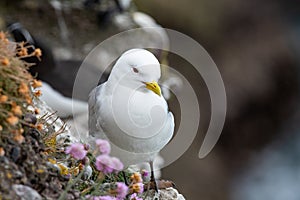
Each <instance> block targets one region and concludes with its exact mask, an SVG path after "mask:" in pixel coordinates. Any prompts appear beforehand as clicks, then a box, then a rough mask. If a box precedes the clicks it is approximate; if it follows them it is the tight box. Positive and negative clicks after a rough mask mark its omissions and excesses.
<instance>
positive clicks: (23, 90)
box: [18, 82, 29, 95]
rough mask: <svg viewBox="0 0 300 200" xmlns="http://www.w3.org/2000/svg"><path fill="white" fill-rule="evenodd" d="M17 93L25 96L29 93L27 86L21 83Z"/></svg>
mask: <svg viewBox="0 0 300 200" xmlns="http://www.w3.org/2000/svg"><path fill="white" fill-rule="evenodd" d="M18 91H19V93H20V94H22V95H26V94H27V93H28V92H29V88H28V85H27V84H26V83H23V82H22V83H21V84H20V86H19V90H18Z"/></svg>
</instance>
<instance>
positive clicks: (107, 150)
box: [96, 139, 110, 154]
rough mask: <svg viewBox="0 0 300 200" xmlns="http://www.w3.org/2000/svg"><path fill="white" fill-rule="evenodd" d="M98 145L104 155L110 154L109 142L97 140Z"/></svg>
mask: <svg viewBox="0 0 300 200" xmlns="http://www.w3.org/2000/svg"><path fill="white" fill-rule="evenodd" d="M96 145H97V147H98V148H99V151H100V153H102V154H109V153H110V144H109V142H108V141H107V140H102V139H97V140H96Z"/></svg>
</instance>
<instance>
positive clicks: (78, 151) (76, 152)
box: [65, 143, 87, 160]
mask: <svg viewBox="0 0 300 200" xmlns="http://www.w3.org/2000/svg"><path fill="white" fill-rule="evenodd" d="M65 153H66V154H71V156H73V157H74V158H75V159H77V160H82V159H83V158H84V157H85V156H86V154H87V151H86V150H85V148H84V146H83V144H81V143H74V144H71V145H70V146H68V147H67V148H66V150H65Z"/></svg>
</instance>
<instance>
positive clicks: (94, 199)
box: [85, 195, 117, 200]
mask: <svg viewBox="0 0 300 200" xmlns="http://www.w3.org/2000/svg"><path fill="white" fill-rule="evenodd" d="M85 198H86V199H89V200H117V199H116V198H115V197H112V196H90V195H87V196H85Z"/></svg>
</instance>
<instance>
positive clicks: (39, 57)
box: [33, 48, 42, 60]
mask: <svg viewBox="0 0 300 200" xmlns="http://www.w3.org/2000/svg"><path fill="white" fill-rule="evenodd" d="M33 54H34V56H36V57H37V58H38V59H39V60H40V59H41V56H42V51H41V49H39V48H37V49H35V50H34V52H33Z"/></svg>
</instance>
